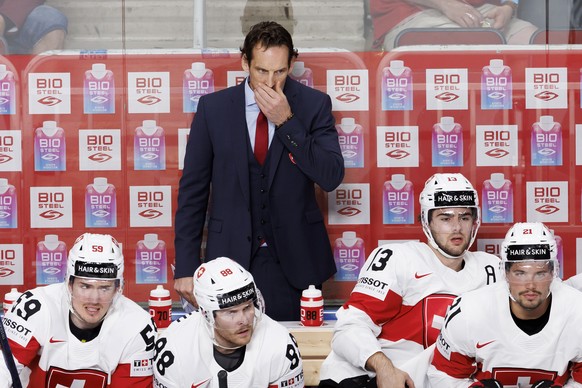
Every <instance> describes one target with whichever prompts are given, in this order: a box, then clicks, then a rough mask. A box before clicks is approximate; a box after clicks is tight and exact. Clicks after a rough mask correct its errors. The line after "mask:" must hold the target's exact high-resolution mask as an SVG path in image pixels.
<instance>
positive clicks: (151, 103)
mask: <svg viewBox="0 0 582 388" xmlns="http://www.w3.org/2000/svg"><path fill="white" fill-rule="evenodd" d="M127 98H128V106H127V111H128V113H170V73H169V72H167V71H165V72H129V73H128V74H127Z"/></svg>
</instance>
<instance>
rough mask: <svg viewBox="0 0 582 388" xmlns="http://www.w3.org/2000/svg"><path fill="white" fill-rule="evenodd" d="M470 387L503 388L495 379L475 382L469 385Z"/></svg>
mask: <svg viewBox="0 0 582 388" xmlns="http://www.w3.org/2000/svg"><path fill="white" fill-rule="evenodd" d="M471 387H480V388H503V384H501V383H500V382H499V381H497V380H495V379H485V380H479V381H475V382H474V383H473V384H471V385H469V388H471Z"/></svg>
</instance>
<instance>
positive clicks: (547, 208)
mask: <svg viewBox="0 0 582 388" xmlns="http://www.w3.org/2000/svg"><path fill="white" fill-rule="evenodd" d="M526 189H527V194H526V195H527V198H526V202H527V222H536V221H539V222H568V182H527V183H526Z"/></svg>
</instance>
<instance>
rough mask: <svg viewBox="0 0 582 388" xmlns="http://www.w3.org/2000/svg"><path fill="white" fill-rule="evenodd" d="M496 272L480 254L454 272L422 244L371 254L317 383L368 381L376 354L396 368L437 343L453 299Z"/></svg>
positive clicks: (340, 315) (492, 260)
mask: <svg viewBox="0 0 582 388" xmlns="http://www.w3.org/2000/svg"><path fill="white" fill-rule="evenodd" d="M498 272H499V259H498V258H497V257H496V256H494V255H491V254H488V253H483V252H467V253H466V254H465V266H464V268H463V269H462V270H461V271H459V272H456V271H454V270H452V269H450V268H448V267H446V266H445V265H443V264H442V263H441V262H440V260H439V259H438V257H436V255H435V254H434V252H433V251H432V250H431V249H430V247H429V246H428V245H427V244H425V243H421V242H416V241H410V242H406V243H401V244H387V245H383V246H380V247H378V248H376V249H375V250H374V251H373V252H372V253H371V254H370V256H369V257H368V259H367V260H366V263H365V264H364V266H363V268H362V270H361V272H360V275H359V278H358V281H357V283H356V286H355V287H354V289H353V291H352V293H351V295H350V297H349V299H348V301H347V302H346V303H345V304H344V306H343V307H342V308H340V309H339V310H338V312H337V322H336V325H335V329H334V336H333V340H332V352H331V353H330V354H329V356H328V357H327V358H326V360H325V361H324V363H323V365H322V368H321V371H320V377H321V379H322V380H325V379H332V380H333V381H335V382H337V383H339V382H340V381H342V380H343V379H345V378H348V377H354V376H359V375H363V374H368V375H369V376H370V377H372V376H374V373H372V372H369V371H367V370H366V369H365V364H366V360H367V359H368V358H369V357H370V356H371V355H372V354H374V353H376V352H378V351H383V352H384V354H386V356H387V357H388V358H390V359H391V360H392V362H393V363H394V365H395V366H396V367H398V368H400V367H401V366H402V365H403V364H405V363H406V362H407V361H409V360H411V359H412V358H413V357H415V356H419V355H420V354H421V353H422V352H423V350H424V349H426V348H427V347H429V346H430V345H432V344H433V343H434V342H435V341H436V338H437V336H438V333H439V330H440V328H441V326H442V322H443V320H444V317H445V314H446V310H447V308H448V306H449V305H450V304H451V302H452V301H453V299H454V298H455V297H456V296H458V295H460V294H461V293H463V292H466V291H469V290H473V289H475V288H478V287H481V286H484V285H487V284H491V283H494V282H495V281H496V280H497V279H499V275H498ZM424 358H425V357H423V359H424ZM409 374H411V375H412V374H413V373H411V372H409ZM421 375H422V373H421ZM418 384H419V383H417V385H418ZM418 386H420V385H418Z"/></svg>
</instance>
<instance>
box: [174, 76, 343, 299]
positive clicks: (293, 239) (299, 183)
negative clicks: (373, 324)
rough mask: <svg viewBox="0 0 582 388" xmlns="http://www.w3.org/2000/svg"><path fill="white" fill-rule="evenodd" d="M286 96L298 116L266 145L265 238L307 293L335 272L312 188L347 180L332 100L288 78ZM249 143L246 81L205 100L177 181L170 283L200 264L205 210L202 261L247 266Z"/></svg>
mask: <svg viewBox="0 0 582 388" xmlns="http://www.w3.org/2000/svg"><path fill="white" fill-rule="evenodd" d="M283 92H284V93H285V96H286V97H287V100H288V102H289V105H290V106H291V110H292V112H293V113H294V114H295V115H294V117H293V118H292V119H291V120H289V121H288V122H286V123H285V124H284V125H283V126H281V127H280V128H279V129H277V130H276V131H275V136H274V138H273V140H272V142H271V145H270V147H269V159H268V163H270V164H269V180H268V184H269V189H268V190H269V192H268V200H269V211H270V220H271V224H272V228H273V238H272V240H273V241H269V239H267V244H268V245H269V248H270V249H271V252H272V254H273V255H274V256H275V257H276V258H277V259H278V260H279V261H280V263H281V266H282V268H283V271H284V273H285V275H286V277H287V278H288V280H289V282H290V283H291V284H292V285H293V286H294V287H296V288H298V289H304V288H307V286H308V285H309V284H321V283H323V282H324V281H325V280H327V279H328V278H329V277H330V276H332V275H333V274H334V273H335V272H336V268H335V263H334V260H333V254H332V251H331V246H330V242H329V238H328V235H327V231H326V228H325V224H324V218H323V215H322V213H321V210H320V209H319V207H318V205H317V202H316V196H315V187H314V183H316V184H318V185H319V187H321V188H322V189H323V190H325V191H332V190H334V189H335V188H336V187H337V186H338V185H339V184H340V183H341V181H342V179H343V177H344V162H343V158H342V154H341V150H340V146H339V143H338V135H337V131H336V129H335V120H334V117H333V116H332V113H331V100H330V98H329V96H328V95H327V94H324V93H322V92H320V91H317V90H315V89H312V88H309V87H307V86H304V85H301V84H300V83H298V82H296V81H294V80H291V79H290V78H287V80H286V82H285V87H284V89H283ZM248 144H249V143H248V130H247V125H246V116H245V92H244V83H241V84H240V85H237V86H234V87H231V88H227V89H224V90H221V91H218V92H215V93H212V94H208V95H206V96H203V97H202V98H201V99H200V101H199V104H198V110H197V113H196V115H195V117H194V120H193V121H192V127H191V130H190V136H189V140H188V144H187V146H186V156H185V159H184V170H183V173H182V178H181V179H180V187H179V192H178V209H177V211H176V218H175V241H174V242H175V249H176V272H175V278H181V277H186V276H192V275H193V274H194V270H195V269H196V268H197V267H198V265H200V257H201V255H200V253H201V252H200V251H201V249H200V248H201V243H202V236H203V230H204V226H205V220H206V212H207V207H208V216H209V218H208V225H207V226H208V228H207V231H208V235H207V246H206V255H205V258H206V259H214V258H216V257H220V256H227V257H230V258H232V259H234V260H236V261H237V262H239V263H240V264H241V265H242V266H243V267H245V268H247V269H248V268H249V265H250V260H251V255H252V252H251V245H252V244H251V236H252V230H251V212H250V206H251V204H250V188H249V169H248V154H247V153H248V152H250V151H249V145H248ZM209 197H210V201H208V200H209ZM207 205H208V206H207Z"/></svg>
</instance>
